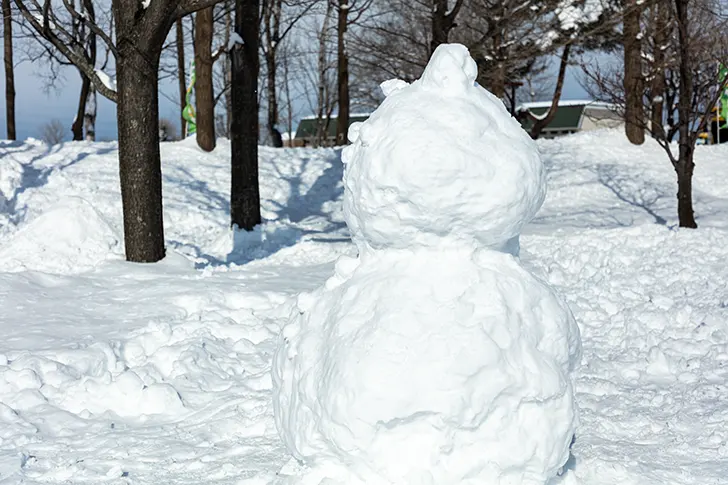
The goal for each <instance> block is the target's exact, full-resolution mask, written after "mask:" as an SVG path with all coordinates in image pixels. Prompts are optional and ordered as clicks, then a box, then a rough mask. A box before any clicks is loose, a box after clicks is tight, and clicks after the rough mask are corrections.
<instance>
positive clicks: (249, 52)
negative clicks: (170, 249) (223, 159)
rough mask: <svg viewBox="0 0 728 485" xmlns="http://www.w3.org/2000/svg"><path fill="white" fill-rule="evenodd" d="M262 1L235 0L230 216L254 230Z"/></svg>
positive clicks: (257, 213) (235, 223) (257, 221)
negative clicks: (260, 12)
mask: <svg viewBox="0 0 728 485" xmlns="http://www.w3.org/2000/svg"><path fill="white" fill-rule="evenodd" d="M259 11H260V1H259V0H235V35H236V39H235V42H234V43H233V45H232V49H231V51H230V56H231V57H232V88H231V89H232V92H231V94H232V104H233V109H232V114H233V117H232V123H231V128H230V146H231V152H232V182H231V190H230V218H231V224H232V226H233V227H235V226H237V227H238V228H240V229H245V230H246V231H252V230H253V228H254V227H255V226H256V225H257V224H260V221H261V217H260V190H259V187H258V106H259V105H258V96H257V90H258V71H259V69H260V65H259V60H258V47H259V25H260V18H259V16H260V14H259Z"/></svg>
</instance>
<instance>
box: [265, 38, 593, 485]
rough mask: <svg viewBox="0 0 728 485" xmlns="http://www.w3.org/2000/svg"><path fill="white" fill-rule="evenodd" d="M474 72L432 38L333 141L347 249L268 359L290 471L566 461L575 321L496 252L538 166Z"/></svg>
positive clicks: (514, 474) (462, 469) (529, 469)
mask: <svg viewBox="0 0 728 485" xmlns="http://www.w3.org/2000/svg"><path fill="white" fill-rule="evenodd" d="M476 76H477V68H476V66H475V61H473V60H472V58H471V57H470V55H469V53H468V51H467V49H466V48H465V47H464V46H462V45H457V44H451V45H442V46H439V47H438V48H437V49H436V50H435V52H434V54H433V56H432V58H431V60H430V62H429V64H428V65H427V68H426V69H425V72H424V74H423V76H422V78H421V79H420V80H418V81H416V82H415V83H413V84H412V85H409V86H403V85H400V88H399V89H398V90H395V91H391V90H390V91H389V93H390V94H389V96H388V97H387V99H386V100H385V101H384V102H383V103H382V105H381V106H380V107H379V108H378V109H377V110H376V111H375V112H374V113H373V114H372V116H371V117H370V118H369V119H368V120H367V121H366V122H364V123H362V124H361V125H360V126H358V127H357V129H356V130H355V131H354V135H353V136H352V141H353V142H354V143H353V145H351V146H349V147H347V148H345V149H344V150H343V154H342V158H343V161H344V163H345V167H346V169H345V174H344V186H345V189H346V190H345V194H344V216H345V219H346V221H347V225H348V227H349V229H350V231H351V234H352V239H353V241H354V243H355V244H356V245H357V247H358V249H359V255H358V258H350V257H343V258H341V259H339V261H338V262H337V264H336V269H335V275H334V276H333V277H332V278H331V279H329V280H328V281H327V282H326V284H325V285H324V286H323V287H322V288H321V289H320V290H319V291H317V292H315V293H314V294H312V295H305V296H302V297H301V298H300V299H299V302H298V312H297V313H295V314H294V317H293V320H292V321H291V323H290V324H289V325H288V326H286V327H285V329H284V330H283V333H282V339H281V344H280V348H279V350H278V353H277V356H276V360H275V363H274V367H273V377H274V379H273V382H274V403H275V415H276V423H277V425H278V431H279V433H280V435H281V438H282V439H283V441H284V442H285V443H286V445H287V447H288V449H289V450H290V451H291V453H292V454H293V456H294V457H295V459H297V460H301V461H302V462H303V463H304V464H305V465H307V466H308V467H309V468H310V471H308V472H307V474H306V478H304V480H305V481H304V483H312V484H315V483H320V481H321V480H331V481H332V482H331V483H337V484H342V485H343V484H354V483H357V484H359V483H360V484H367V483H408V484H412V485H419V484H422V485H425V484H435V483H436V484H443V485H444V484H453V485H455V484H465V483H472V484H475V483H523V484H534V485H536V484H545V483H546V481H547V480H548V479H550V478H552V477H555V476H556V474H557V472H558V471H559V469H560V468H561V467H562V466H563V465H564V464H565V463H566V461H567V460H568V458H569V445H570V444H571V440H572V437H573V434H574V430H575V427H576V410H575V404H574V399H573V388H572V382H571V379H570V372H571V371H573V370H574V368H575V367H576V365H577V363H578V361H579V355H580V342H579V331H578V328H577V327H576V324H575V322H574V320H573V318H572V316H571V314H570V312H569V311H568V309H567V308H566V307H565V306H564V305H563V304H562V303H561V302H560V301H559V300H558V299H557V297H556V296H555V295H554V293H553V292H552V291H551V290H550V289H549V288H548V287H547V286H545V285H544V284H543V283H542V282H540V281H539V280H537V279H536V278H534V277H533V276H531V275H530V274H529V273H528V272H526V271H525V270H523V269H522V268H521V267H520V266H519V264H518V262H517V260H516V259H515V258H514V256H513V255H512V254H509V252H513V253H515V252H517V243H514V242H513V241H514V240H516V239H517V237H518V234H519V232H520V229H521V227H522V226H523V224H525V223H526V222H528V220H530V219H531V218H532V217H533V215H534V214H535V213H536V211H537V210H538V208H539V207H540V206H541V203H542V202H543V199H544V194H545V174H544V171H543V166H542V163H541V159H540V156H539V153H538V151H537V149H536V146H535V143H534V142H533V141H532V140H531V139H530V138H529V137H528V135H527V134H526V133H525V132H524V131H523V130H522V129H521V128H520V126H519V125H517V124H516V122H515V121H514V120H513V118H511V116H510V115H509V114H508V113H507V112H506V110H505V108H504V107H503V103H501V102H500V101H499V100H498V99H497V98H496V97H494V96H492V95H491V94H490V93H488V92H487V91H485V90H484V89H483V88H481V87H479V86H477V85H476V84H475V78H476ZM391 85H392V83H390V84H388V85H387V86H391ZM385 89H386V88H385ZM502 251H503V252H502ZM321 483H324V482H321ZM326 483H329V482H326Z"/></svg>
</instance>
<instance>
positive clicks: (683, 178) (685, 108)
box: [675, 0, 698, 228]
mask: <svg viewBox="0 0 728 485" xmlns="http://www.w3.org/2000/svg"><path fill="white" fill-rule="evenodd" d="M688 3H689V0H675V7H676V10H675V18H676V20H677V28H678V45H679V53H680V67H679V71H680V91H679V95H678V101H677V103H678V104H677V111H678V124H679V130H678V137H679V141H678V143H679V146H680V149H679V154H678V160H677V163H676V164H675V172H676V173H677V187H678V191H677V215H678V221H679V225H680V227H690V228H696V227H698V225H697V223H696V222H695V216H694V214H693V169H694V168H695V163H693V154H694V151H695V137H694V136H693V134H692V133H691V123H690V121H691V117H690V109H691V100H692V97H693V77H692V70H691V69H690V58H689V56H690V46H689V30H688V23H689V18H688Z"/></svg>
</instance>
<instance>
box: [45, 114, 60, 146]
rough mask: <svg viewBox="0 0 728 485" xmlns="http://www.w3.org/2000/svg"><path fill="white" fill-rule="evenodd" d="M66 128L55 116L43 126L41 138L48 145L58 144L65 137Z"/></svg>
mask: <svg viewBox="0 0 728 485" xmlns="http://www.w3.org/2000/svg"><path fill="white" fill-rule="evenodd" d="M65 131H66V129H65V127H64V126H63V123H61V121H60V120H58V119H57V118H53V119H52V120H50V121H49V122H48V123H46V124H45V125H43V127H42V128H41V135H40V137H41V139H42V140H43V141H44V142H46V143H47V144H48V145H51V146H52V145H58V144H59V143H61V142H62V141H63V139H64V138H65V136H64V133H65Z"/></svg>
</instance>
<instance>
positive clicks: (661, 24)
mask: <svg viewBox="0 0 728 485" xmlns="http://www.w3.org/2000/svg"><path fill="white" fill-rule="evenodd" d="M653 8H654V9H656V10H657V12H656V15H655V17H656V21H655V38H654V44H655V52H654V56H653V57H654V61H653V63H654V64H653V65H654V66H655V72H654V76H653V78H652V84H651V86H650V94H651V95H652V100H651V101H652V113H651V119H650V131H651V132H652V135H653V136H654V137H655V138H658V139H664V138H665V129H664V127H663V121H662V116H663V111H664V106H665V66H664V63H665V52H664V51H663V49H662V47H663V46H664V45H665V44H666V43H667V40H668V39H667V22H668V14H669V10H668V8H667V5H664V4H662V3H660V2H657V3H655V5H654V6H653Z"/></svg>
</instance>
